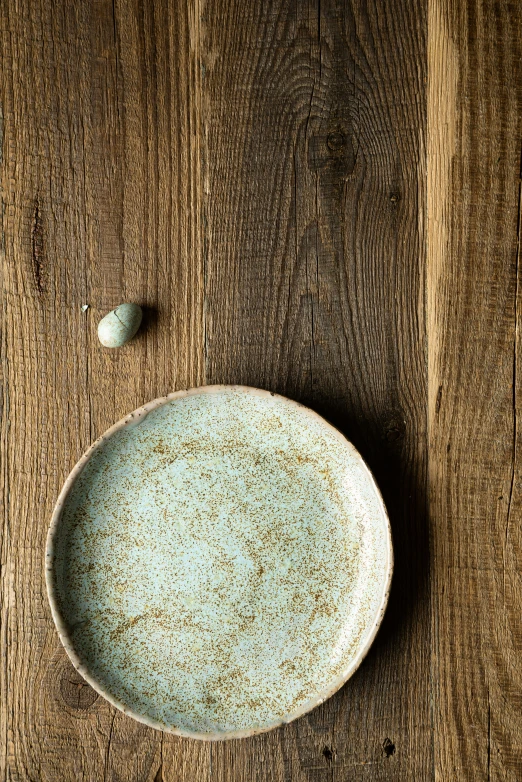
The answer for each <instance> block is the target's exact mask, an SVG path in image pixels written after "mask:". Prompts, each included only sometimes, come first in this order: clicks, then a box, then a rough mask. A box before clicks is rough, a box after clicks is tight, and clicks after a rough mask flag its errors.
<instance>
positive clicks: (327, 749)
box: [323, 746, 334, 763]
mask: <svg viewBox="0 0 522 782" xmlns="http://www.w3.org/2000/svg"><path fill="white" fill-rule="evenodd" d="M333 756H334V753H333V750H332V749H331V747H328V746H326V747H325V748H324V749H323V757H324V758H325V760H326V762H327V763H331V762H332V760H333Z"/></svg>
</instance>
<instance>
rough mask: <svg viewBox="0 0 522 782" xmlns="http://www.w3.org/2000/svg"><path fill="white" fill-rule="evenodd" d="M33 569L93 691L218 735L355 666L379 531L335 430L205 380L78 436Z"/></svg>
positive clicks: (383, 575) (380, 596) (296, 704)
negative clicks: (85, 442) (93, 438)
mask: <svg viewBox="0 0 522 782" xmlns="http://www.w3.org/2000/svg"><path fill="white" fill-rule="evenodd" d="M46 567H47V572H46V576H47V587H48V590H49V597H50V602H51V608H52V612H53V617H54V620H55V622H56V625H57V628H58V631H59V634H60V638H61V640H62V642H63V644H64V646H65V648H66V650H67V652H68V654H69V656H70V658H71V660H72V662H73V665H75V667H76V668H77V669H78V670H79V671H80V673H81V674H82V676H84V677H85V679H86V680H87V681H88V682H89V683H90V684H91V685H92V686H93V687H94V688H95V689H96V690H97V691H98V692H99V693H101V694H102V695H104V696H105V697H106V698H107V699H108V700H109V701H110V702H111V703H112V704H114V705H115V706H117V707H118V708H120V709H122V710H123V711H124V712H125V713H127V714H129V715H131V716H133V717H135V718H136V719H138V720H140V721H141V722H144V723H146V724H147V725H151V726H152V727H155V728H159V729H161V730H165V731H171V732H173V733H177V734H180V735H183V736H191V737H193V738H198V739H227V738H240V737H243V736H249V735H252V734H254V733H259V732H262V731H266V730H270V729H271V728H275V727H277V726H278V725H281V724H282V723H286V722H289V721H290V720H293V719H295V718H296V717H299V716H300V715H301V714H304V713H305V712H307V711H309V710H310V709H311V708H313V707H314V706H316V705H317V704H319V703H321V702H322V701H323V700H325V698H328V697H329V696H330V695H332V693H334V692H335V691H336V690H337V689H338V688H339V687H340V686H341V685H342V684H343V683H344V682H345V681H346V679H347V678H348V677H349V676H351V674H352V673H353V672H354V671H355V669H356V668H357V666H358V665H359V663H360V662H361V660H362V658H363V657H364V655H365V654H366V652H367V650H368V648H369V646H370V644H371V642H372V640H373V638H374V636H375V633H376V631H377V628H378V626H379V624H380V621H381V617H382V614H383V611H384V608H385V605H386V601H387V597H388V591H389V586H390V577H391V571H392V546H391V537H390V527H389V523H388V518H387V515H386V510H385V508H384V505H383V501H382V498H381V496H380V493H379V490H378V489H377V487H376V485H375V482H374V480H373V478H372V476H371V474H370V471H369V470H368V468H367V467H366V465H365V463H364V462H363V460H362V458H361V456H360V455H359V453H358V452H357V451H356V450H355V448H354V447H353V445H351V444H350V443H349V442H348V441H347V440H346V439H345V438H344V437H343V435H342V434H341V433H340V432H338V431H337V430H336V429H334V428H333V427H332V426H330V425H329V424H328V423H327V422H326V421H325V420H324V419H322V418H321V417H320V416H319V415H317V414H316V413H314V412H312V411H311V410H308V409H307V408H305V407H303V406H302V405H299V404H297V403H296V402H292V401H290V400H289V399H284V398H283V397H281V396H277V395H275V394H271V393H269V392H267V391H260V390H257V389H253V388H245V387H238V386H211V387H204V388H199V389H193V390H191V391H179V392H176V393H174V394H171V395H170V396H168V397H164V398H163V399H157V400H155V401H154V402H150V403H149V404H147V405H145V406H144V407H142V408H140V409H139V410H136V411H135V412H134V413H131V414H130V415H128V416H127V417H126V418H124V419H123V420H121V421H120V422H119V423H118V424H115V425H114V426H113V427H112V429H110V430H109V431H108V432H106V433H105V435H103V436H102V437H101V438H100V439H99V440H98V441H97V442H96V443H95V444H94V445H93V446H92V447H91V448H90V450H89V451H88V452H87V453H86V454H85V456H84V457H82V459H81V460H80V461H79V462H78V464H77V466H76V467H75V468H74V470H73V471H72V473H71V475H70V477H69V478H68V480H67V482H66V484H65V486H64V489H63V490H62V493H61V495H60V498H59V500H58V503H57V505H56V509H55V512H54V516H53V520H52V523H51V529H50V533H49V538H48V545H47V556H46ZM363 689H364V688H363Z"/></svg>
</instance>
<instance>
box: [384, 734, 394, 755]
mask: <svg viewBox="0 0 522 782" xmlns="http://www.w3.org/2000/svg"><path fill="white" fill-rule="evenodd" d="M382 748H383V751H384V754H385V755H386V757H387V758H391V756H392V755H395V744H394V743H393V742H392V740H391V739H388V738H386V739H384V741H383V743H382Z"/></svg>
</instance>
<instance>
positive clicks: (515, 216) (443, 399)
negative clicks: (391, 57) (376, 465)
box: [428, 0, 522, 782]
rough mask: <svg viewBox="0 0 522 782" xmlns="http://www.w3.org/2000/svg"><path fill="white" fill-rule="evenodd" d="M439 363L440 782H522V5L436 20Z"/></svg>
mask: <svg viewBox="0 0 522 782" xmlns="http://www.w3.org/2000/svg"><path fill="white" fill-rule="evenodd" d="M429 58H430V101H429V103H430V117H429V119H430V124H429V139H430V143H429V159H428V170H429V172H430V181H429V187H428V194H429V199H428V205H429V264H428V292H429V297H430V299H429V301H430V304H429V319H428V339H429V365H430V410H429V421H430V495H429V497H430V516H431V549H432V561H433V567H432V604H433V654H432V664H433V702H434V710H433V715H434V726H433V728H434V735H435V744H434V747H435V757H434V760H435V778H436V779H437V780H446V779H465V780H483V779H484V780H486V779H487V780H512V781H513V782H514V780H519V779H521V778H522V726H521V714H522V710H521V707H522V698H521V693H522V667H521V664H520V652H521V650H522V620H521V615H520V605H521V601H522V583H521V580H520V573H521V564H522V558H521V557H522V547H521V546H522V538H521V527H520V518H521V516H520V512H521V495H520V488H521V473H520V469H521V467H520V464H521V462H520V447H521V440H520V437H521V432H520V428H519V416H520V409H521V405H522V401H521V400H522V396H521V395H520V391H521V382H522V376H521V367H522V363H521V360H520V349H521V347H520V341H519V333H520V286H519V260H520V184H521V183H520V174H521V149H522V14H521V8H520V5H518V4H512V3H509V2H500V3H494V2H489V1H488V0H477V1H476V2H467V3H459V2H452V1H451V0H441V1H440V2H439V0H432V2H431V7H430V52H429Z"/></svg>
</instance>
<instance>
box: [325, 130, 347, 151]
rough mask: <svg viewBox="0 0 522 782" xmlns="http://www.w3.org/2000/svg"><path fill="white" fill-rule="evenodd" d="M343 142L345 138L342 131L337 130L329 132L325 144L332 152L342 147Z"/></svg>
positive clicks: (344, 142)
mask: <svg viewBox="0 0 522 782" xmlns="http://www.w3.org/2000/svg"><path fill="white" fill-rule="evenodd" d="M345 144H346V138H345V137H344V135H343V133H340V132H339V131H335V132H334V133H330V134H329V135H328V138H327V139H326V145H327V147H328V149H330V150H331V151H332V152H338V151H339V150H340V149H342V148H343V147H344V145H345Z"/></svg>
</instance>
